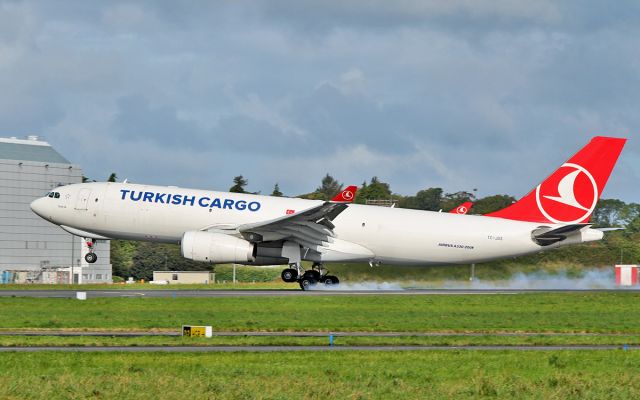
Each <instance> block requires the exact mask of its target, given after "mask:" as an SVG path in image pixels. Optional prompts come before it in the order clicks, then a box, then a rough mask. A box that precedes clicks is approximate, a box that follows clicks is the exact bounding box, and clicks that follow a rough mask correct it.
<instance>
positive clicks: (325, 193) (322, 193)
mask: <svg viewBox="0 0 640 400" xmlns="http://www.w3.org/2000/svg"><path fill="white" fill-rule="evenodd" d="M341 190H342V184H341V183H340V182H338V181H337V180H335V178H334V177H333V176H331V175H329V174H327V175H325V177H324V178H322V182H321V184H320V187H318V188H317V189H316V190H315V191H314V192H312V193H307V194H303V195H301V196H299V197H302V198H303V199H310V200H331V199H332V198H334V197H335V195H337V194H338V193H339V192H340V191H341Z"/></svg>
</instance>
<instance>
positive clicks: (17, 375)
mask: <svg viewBox="0 0 640 400" xmlns="http://www.w3.org/2000/svg"><path fill="white" fill-rule="evenodd" d="M638 374H640V352H633V351H626V352H625V351H592V352H577V351H564V352H510V351H500V352H482V351H433V352H431V351H430V352H339V353H310V352H301V353H277V354H271V353H268V354H265V353H237V354H236V353H234V354H228V353H213V354H151V353H140V354H124V353H112V354H105V353H94V354H90V353H89V354H86V353H39V354H21V353H4V354H0V398H2V399H47V400H48V399H131V398H137V399H184V398H194V399H198V398H203V399H328V398H335V399H390V398H395V399H442V398H452V399H476V398H510V399H603V398H606V399H637V398H640V381H639V380H638Z"/></svg>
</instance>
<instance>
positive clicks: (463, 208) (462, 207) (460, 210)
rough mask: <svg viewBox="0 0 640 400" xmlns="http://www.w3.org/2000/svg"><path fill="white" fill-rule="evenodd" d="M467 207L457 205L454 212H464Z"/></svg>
mask: <svg viewBox="0 0 640 400" xmlns="http://www.w3.org/2000/svg"><path fill="white" fill-rule="evenodd" d="M467 211H469V210H467V207H465V206H459V207H458V208H456V213H458V214H466V213H467Z"/></svg>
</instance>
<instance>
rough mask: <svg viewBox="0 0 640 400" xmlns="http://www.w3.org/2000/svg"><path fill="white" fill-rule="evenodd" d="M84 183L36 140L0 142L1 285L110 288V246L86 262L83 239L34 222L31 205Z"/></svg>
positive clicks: (100, 245)
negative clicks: (64, 187) (53, 192)
mask: <svg viewBox="0 0 640 400" xmlns="http://www.w3.org/2000/svg"><path fill="white" fill-rule="evenodd" d="M80 182H82V169H81V168H80V167H79V166H78V165H75V164H72V163H70V162H69V161H68V160H67V159H66V158H64V157H63V156H61V155H60V153H58V152H57V151H56V150H55V149H54V148H53V147H51V145H49V144H48V143H47V142H44V141H41V140H39V138H38V137H37V136H28V137H27V138H26V139H18V138H15V137H11V138H0V283H71V282H74V283H107V282H108V283H110V282H111V263H110V257H109V256H110V250H109V247H110V246H109V242H108V241H99V243H98V244H97V248H96V254H97V255H98V261H97V262H96V263H95V264H88V263H87V262H86V261H85V260H84V254H85V253H86V252H87V250H88V249H87V247H86V244H85V243H84V241H83V240H82V238H79V237H77V236H73V235H71V234H70V233H67V232H65V231H64V230H62V229H61V228H59V227H58V226H56V225H54V224H52V223H50V222H47V221H45V220H44V219H42V218H40V217H38V216H37V215H36V214H34V213H33V212H32V211H31V209H30V208H29V204H30V203H31V202H32V201H33V200H35V199H37V198H39V197H42V196H44V195H45V194H46V193H47V192H49V191H51V190H52V189H54V188H56V187H58V186H62V185H68V184H71V183H80Z"/></svg>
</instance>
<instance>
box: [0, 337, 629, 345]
mask: <svg viewBox="0 0 640 400" xmlns="http://www.w3.org/2000/svg"><path fill="white" fill-rule="evenodd" d="M333 344H334V346H386V345H398V346H411V345H416V346H417V345H428V346H490V345H496V346H517V345H529V346H553V345H565V346H572V345H617V346H624V345H638V344H640V336H638V335H635V336H632V335H620V336H560V335H557V336H550V335H536V336H495V335H490V334H489V335H483V336H456V335H443V336H411V335H407V336H402V337H371V336H369V337H355V336H335V337H334V340H333ZM328 345H329V335H326V336H322V337H263V336H214V337H212V338H188V337H184V338H183V337H158V336H141V337H103V336H80V337H66V336H65V337H61V336H0V346H21V347H34V346H133V347H135V346H328Z"/></svg>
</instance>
